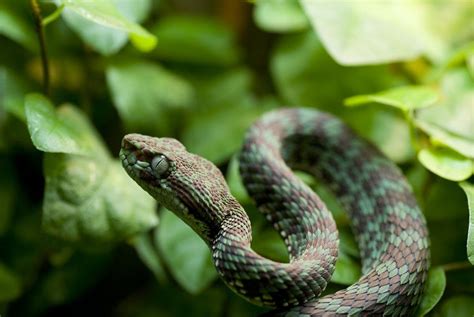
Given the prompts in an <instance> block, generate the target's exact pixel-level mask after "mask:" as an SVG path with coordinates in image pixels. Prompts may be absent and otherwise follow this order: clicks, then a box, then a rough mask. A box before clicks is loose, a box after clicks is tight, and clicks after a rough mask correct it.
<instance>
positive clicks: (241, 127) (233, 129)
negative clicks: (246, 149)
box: [182, 96, 264, 164]
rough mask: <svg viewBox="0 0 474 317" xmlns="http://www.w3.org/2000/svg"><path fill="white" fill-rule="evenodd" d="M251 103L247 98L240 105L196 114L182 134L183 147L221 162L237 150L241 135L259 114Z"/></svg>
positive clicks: (236, 103) (248, 97)
mask: <svg viewBox="0 0 474 317" xmlns="http://www.w3.org/2000/svg"><path fill="white" fill-rule="evenodd" d="M254 103H255V101H254V100H253V98H252V97H251V96H247V98H245V99H243V100H240V102H239V101H234V102H232V103H231V104H229V105H226V104H222V105H221V107H220V108H219V109H210V110H207V111H203V112H199V113H196V114H195V115H193V117H192V118H191V120H190V121H189V123H188V125H187V126H186V127H185V129H184V131H183V135H182V141H183V144H184V145H185V146H186V148H187V149H188V151H190V152H192V153H196V154H198V155H201V156H203V157H205V158H207V159H208V160H211V161H212V162H214V163H216V164H218V163H221V162H223V161H224V160H226V159H228V158H229V157H230V156H232V154H233V153H234V152H235V151H237V150H238V149H239V148H240V146H241V144H242V142H243V139H244V133H245V131H246V130H247V129H248V128H249V127H250V125H251V124H252V123H253V122H254V121H255V120H256V119H257V118H258V117H259V116H260V114H262V113H263V111H264V109H262V108H258V107H255V106H254V105H253V104H254Z"/></svg>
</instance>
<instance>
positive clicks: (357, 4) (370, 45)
mask: <svg viewBox="0 0 474 317" xmlns="http://www.w3.org/2000/svg"><path fill="white" fill-rule="evenodd" d="M301 4H302V6H303V10H304V11H305V12H306V14H307V16H308V17H309V20H310V22H311V24H312V26H313V28H314V29H315V31H316V32H317V33H318V35H319V37H320V38H321V41H322V42H323V44H324V46H325V47H326V48H327V50H328V51H329V53H330V54H331V56H332V57H333V58H334V59H335V60H337V61H338V62H339V63H340V64H344V65H362V64H380V63H387V62H393V61H400V60H410V59H413V58H415V57H417V56H419V55H420V54H421V53H422V52H423V51H424V49H425V43H424V41H425V40H426V30H425V29H424V27H425V26H424V25H423V24H422V23H423V17H422V16H420V15H421V14H422V11H421V10H422V9H423V7H421V5H420V4H417V3H416V2H415V1H394V2H387V1H372V2H370V3H367V2H364V1H326V0H301ZM401 34H403V36H401Z"/></svg>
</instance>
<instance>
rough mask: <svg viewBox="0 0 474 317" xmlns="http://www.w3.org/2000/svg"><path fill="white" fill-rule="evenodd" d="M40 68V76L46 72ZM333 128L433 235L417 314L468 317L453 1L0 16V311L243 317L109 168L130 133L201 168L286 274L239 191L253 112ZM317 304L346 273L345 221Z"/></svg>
mask: <svg viewBox="0 0 474 317" xmlns="http://www.w3.org/2000/svg"><path fill="white" fill-rule="evenodd" d="M45 70H47V71H46V73H47V74H48V75H47V76H45ZM283 105H284V106H304V107H314V108H318V109H322V110H324V111H328V112H331V113H334V114H335V115H337V116H339V117H340V118H342V119H343V120H344V121H345V122H346V123H347V124H349V125H350V126H352V127H353V128H354V129H355V130H356V131H357V132H359V133H360V134H361V135H362V136H363V137H365V138H368V139H370V140H371V141H372V142H374V143H375V144H376V145H377V146H378V147H379V148H380V149H381V150H382V151H383V152H384V153H385V154H386V155H387V156H388V157H389V158H391V159H392V160H394V161H395V162H396V163H397V164H399V166H400V167H401V168H402V170H403V171H404V173H405V174H406V176H407V178H408V179H409V181H410V183H411V184H412V186H413V189H414V191H415V194H416V196H417V199H418V201H419V204H420V206H421V207H422V209H423V211H424V213H425V215H426V218H427V221H428V227H429V230H430V237H431V252H432V269H431V271H430V274H429V280H428V283H427V284H428V285H427V289H426V294H425V297H424V300H423V303H422V305H421V307H420V310H419V311H418V315H420V316H421V315H424V314H428V315H431V316H452V317H462V316H473V315H474V267H473V263H474V210H473V209H474V207H473V204H474V203H473V201H474V185H473V183H472V181H473V177H472V173H473V166H474V164H473V158H474V4H473V2H472V1H469V0H465V1H464V0H457V1H447V0H433V1H422V0H418V1H417V0H404V1H388V0H380V1H370V2H369V1H339V0H337V1H324V0H300V1H292V0H258V1H252V2H250V1H249V2H246V1H238V0H220V1H217V0H214V1H212V0H195V1H186V0H160V1H157V0H97V1H88V0H54V1H38V2H37V1H35V0H31V1H26V0H25V1H15V0H1V1H0V171H1V174H0V315H1V316H2V317H4V316H84V315H86V316H120V317H128V316H219V317H221V316H235V317H237V316H254V315H257V314H258V313H262V312H265V311H267V310H266V309H264V308H259V307H254V306H252V305H251V304H249V303H247V302H245V301H244V300H243V299H241V298H239V297H238V296H237V295H235V294H233V293H232V292H231V291H229V290H228V289H227V288H226V286H225V285H223V283H222V282H221V281H220V280H219V279H218V278H217V274H216V271H215V269H214V267H213V265H212V263H211V260H210V254H209V251H208V250H207V247H206V246H205V245H204V243H203V242H202V241H201V240H200V239H199V238H198V236H197V235H196V234H195V233H194V232H192V231H191V230H190V229H189V228H188V227H186V226H185V225H184V224H183V223H182V222H181V221H180V220H179V219H178V218H176V217H175V216H174V215H173V214H172V213H170V212H169V211H166V210H161V209H159V208H158V207H157V206H156V204H155V202H154V201H153V199H151V198H150V197H148V196H147V195H146V194H145V193H144V192H143V191H142V190H141V189H140V188H139V187H138V186H137V185H135V184H134V183H133V181H132V180H131V179H130V178H128V176H127V175H126V174H125V172H124V171H122V168H121V167H120V164H119V162H118V159H117V154H118V151H119V148H120V141H121V138H122V136H123V135H124V134H126V133H128V132H139V133H145V134H151V135H155V136H171V137H176V138H178V139H179V140H180V141H182V142H183V143H184V144H185V145H186V147H187V148H188V150H189V151H191V152H194V153H197V154H199V155H202V156H204V157H206V158H207V159H209V160H211V161H213V162H214V163H215V164H216V165H218V166H219V168H221V170H222V172H223V173H224V175H226V177H227V180H228V183H229V185H230V188H231V190H232V192H233V194H234V195H235V196H236V197H237V198H238V199H239V201H240V202H241V203H242V204H243V205H244V206H245V208H246V210H247V211H248V213H249V215H250V217H251V220H252V224H253V232H254V243H253V246H254V248H255V249H256V250H258V252H260V253H261V254H263V255H265V256H267V257H269V258H272V259H275V260H280V261H285V260H286V259H287V254H286V251H285V247H284V245H283V243H282V241H281V239H280V238H279V237H278V235H277V234H276V233H275V232H274V231H273V230H272V229H271V228H270V227H269V226H268V224H267V223H266V222H265V220H264V219H263V218H262V217H261V216H260V214H259V213H258V211H257V210H256V209H255V207H254V206H253V204H252V201H251V199H250V198H249V197H248V196H247V194H246V192H245V190H244V189H243V187H242V184H241V182H240V178H239V175H238V162H237V161H236V159H235V154H236V153H237V152H238V150H239V147H240V145H241V142H242V140H243V134H244V132H245V130H246V129H247V128H248V127H249V126H250V124H251V123H252V122H253V121H254V120H255V119H256V118H258V117H259V116H260V115H261V114H262V113H264V112H266V111H269V110H271V109H274V108H277V107H280V106H283ZM300 176H301V177H302V178H303V179H304V180H305V181H306V182H308V183H309V184H310V185H311V186H312V187H313V188H314V189H315V190H316V191H317V192H318V193H319V194H320V195H321V196H322V197H323V198H324V200H325V201H326V202H327V204H328V206H329V207H330V209H331V210H332V211H333V213H334V215H335V218H336V221H337V224H338V228H339V230H340V236H341V243H340V258H339V260H338V262H337V266H336V272H335V274H334V276H333V277H332V282H331V284H330V285H329V287H328V289H327V291H326V292H327V293H329V292H334V291H335V290H338V289H341V288H344V287H346V286H347V285H349V284H351V283H353V282H355V281H356V280H357V279H358V278H359V276H360V261H359V253H358V249H357V245H356V243H355V241H354V238H353V236H352V233H351V231H350V228H349V223H350V220H349V219H347V217H346V216H345V214H344V211H343V210H341V208H340V206H338V204H337V201H335V200H334V198H333V197H332V196H331V194H330V192H329V191H328V190H327V189H326V188H324V186H322V185H320V184H318V183H317V180H314V179H311V178H310V177H308V176H307V175H303V174H300Z"/></svg>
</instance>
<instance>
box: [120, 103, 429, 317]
mask: <svg viewBox="0 0 474 317" xmlns="http://www.w3.org/2000/svg"><path fill="white" fill-rule="evenodd" d="M120 157H121V159H122V162H123V165H124V167H125V169H126V170H127V172H128V173H129V175H130V176H131V177H132V178H133V179H134V180H135V181H136V182H137V183H138V184H139V185H140V186H142V187H143V188H144V189H145V190H146V191H148V192H149V193H150V194H151V195H152V196H153V197H154V198H155V199H156V200H157V201H158V202H160V203H161V204H163V205H164V206H165V207H166V208H168V209H170V210H172V211H173V212H175V213H176V214H177V215H178V216H179V217H181V218H182V219H183V220H184V221H185V222H186V223H188V224H189V225H190V226H191V227H192V228H193V229H194V230H195V231H196V232H197V233H198V234H199V235H200V236H201V238H202V239H204V241H206V243H207V244H208V245H209V247H210V248H211V251H212V257H213V260H214V264H215V266H216V269H217V271H218V272H219V274H220V276H221V278H222V279H223V280H224V281H225V283H226V284H227V285H228V286H229V287H230V288H232V289H233V290H234V291H235V292H237V293H238V294H240V295H241V296H243V297H245V298H246V299H248V300H249V301H251V302H253V303H256V304H259V305H264V306H269V307H275V308H276V309H275V310H274V311H273V312H272V313H270V314H271V315H272V316H347V315H349V316H378V315H380V316H382V315H383V316H405V315H410V314H412V313H413V312H414V311H415V310H416V307H417V306H418V304H419V302H420V299H421V295H422V292H423V285H424V281H425V278H426V273H427V269H428V266H429V249H428V234H427V229H426V224H425V220H424V217H423V215H422V213H421V212H420V210H419V208H418V206H417V203H416V201H415V198H414V197H413V194H412V192H411V189H410V186H409V185H408V183H407V182H406V180H405V178H404V177H403V175H402V173H401V172H400V170H399V169H398V168H397V167H396V166H395V165H394V164H393V163H392V162H391V161H389V160H388V159H387V158H385V157H384V156H383V155H382V154H381V153H380V152H379V151H378V150H376V149H375V148H374V147H373V146H371V145H370V144H369V143H367V142H366V141H364V140H362V139H361V138H359V137H358V136H356V135H355V134H354V132H352V131H351V130H350V129H349V128H348V127H347V126H346V125H344V124H343V123H342V122H341V121H340V120H338V119H337V118H335V117H333V116H331V115H329V114H325V113H322V112H318V111H316V110H309V109H303V108H289V109H281V110H277V111H273V112H270V113H268V114H266V115H264V116H263V117H262V118H261V119H260V120H259V121H257V122H256V123H255V124H254V125H253V126H252V128H251V129H250V130H249V132H248V133H247V136H246V140H245V142H244V145H243V148H242V151H241V153H240V170H241V175H242V179H243V181H244V184H245V186H246V188H247V190H248V192H249V194H250V195H251V196H252V197H253V198H254V200H255V202H256V203H257V205H258V206H259V209H260V210H261V211H262V212H263V213H264V215H265V217H266V218H267V220H268V221H270V222H271V223H272V225H273V227H274V228H275V229H276V230H277V231H278V232H279V234H280V235H281V237H282V238H283V239H284V241H285V244H286V246H287V248H288V252H289V256H290V261H289V263H278V262H274V261H271V260H269V259H266V258H263V257H262V256H260V255H259V254H257V253H256V252H254V251H253V250H252V249H251V246H250V243H251V239H252V237H251V227H250V221H249V219H248V216H247V214H246V213H245V211H244V210H243V208H242V207H241V206H240V204H239V203H238V202H237V200H236V199H235V198H234V197H233V196H232V195H231V194H230V193H229V189H228V187H227V185H226V183H225V180H224V178H223V176H222V174H221V172H220V171H219V170H218V169H217V167H215V166H214V165H213V164H212V163H210V162H209V161H207V160H206V159H204V158H201V157H199V156H197V155H194V154H191V153H189V152H187V151H186V149H185V148H184V146H183V145H182V144H181V143H179V142H178V141H176V140H174V139H169V138H154V137H149V136H143V135H139V134H129V135H127V136H125V137H124V139H123V142H122V150H121V153H120ZM290 168H293V169H297V170H302V171H305V172H308V173H310V174H312V175H314V176H315V177H316V178H317V179H318V180H320V181H322V182H324V183H325V184H326V185H327V186H328V187H329V188H330V189H331V191H332V192H333V193H334V194H335V196H336V197H337V198H338V200H339V201H340V203H341V204H342V206H343V207H344V209H345V210H346V211H347V212H348V215H349V218H350V219H351V225H352V229H353V232H354V235H355V237H356V240H357V242H358V245H359V249H360V252H361V260H362V272H363V276H362V277H361V278H360V280H359V281H358V282H357V283H355V284H353V285H351V286H349V287H348V288H347V289H344V290H341V291H338V292H336V293H334V294H332V295H327V296H324V297H322V298H319V299H318V298H317V297H318V296H319V295H320V293H321V292H322V291H323V290H324V288H325V287H326V285H327V283H328V281H329V280H330V277H331V274H332V272H333V271H334V266H335V261H336V258H337V252H338V234H337V229H336V225H335V222H334V220H333V218H332V215H331V213H330V212H329V211H328V209H327V208H326V206H325V204H324V203H323V202H322V201H321V200H320V198H319V197H318V196H317V195H316V194H315V193H314V192H313V191H312V190H311V189H309V188H308V187H307V186H306V185H305V184H304V183H303V182H302V181H301V180H300V179H298V178H297V177H295V175H294V174H293V172H292V170H291V169H290Z"/></svg>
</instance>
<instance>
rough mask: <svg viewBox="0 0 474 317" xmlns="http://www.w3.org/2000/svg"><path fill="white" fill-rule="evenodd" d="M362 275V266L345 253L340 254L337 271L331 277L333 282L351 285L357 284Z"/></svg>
mask: <svg viewBox="0 0 474 317" xmlns="http://www.w3.org/2000/svg"><path fill="white" fill-rule="evenodd" d="M361 275H362V273H361V268H360V264H358V263H357V262H356V261H354V260H353V259H351V258H350V257H349V256H347V255H346V254H344V253H343V252H339V255H338V257H337V261H336V269H335V270H334V273H333V275H332V277H331V282H333V283H338V284H343V285H350V284H354V283H355V282H357V281H358V280H359V278H360V277H361Z"/></svg>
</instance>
